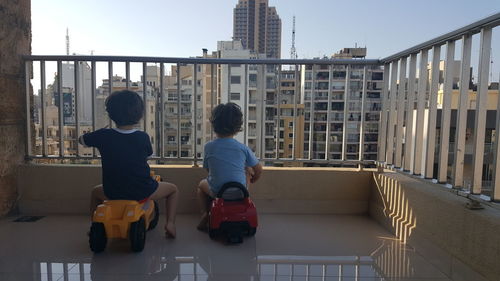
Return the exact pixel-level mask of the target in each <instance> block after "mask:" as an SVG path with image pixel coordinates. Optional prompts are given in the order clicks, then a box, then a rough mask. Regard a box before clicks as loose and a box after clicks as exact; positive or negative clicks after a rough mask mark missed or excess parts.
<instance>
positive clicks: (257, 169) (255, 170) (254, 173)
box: [246, 163, 262, 183]
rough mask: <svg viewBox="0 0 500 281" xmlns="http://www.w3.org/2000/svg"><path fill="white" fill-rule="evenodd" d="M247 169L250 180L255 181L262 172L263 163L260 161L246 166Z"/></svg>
mask: <svg viewBox="0 0 500 281" xmlns="http://www.w3.org/2000/svg"><path fill="white" fill-rule="evenodd" d="M246 170H247V174H248V175H249V176H250V182H251V183H255V182H256V181H257V180H259V178H260V175H261V174H262V165H261V164H260V163H259V164H257V165H255V166H253V167H246Z"/></svg>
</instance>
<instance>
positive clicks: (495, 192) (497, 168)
mask: <svg viewBox="0 0 500 281" xmlns="http://www.w3.org/2000/svg"><path fill="white" fill-rule="evenodd" d="M498 78H499V80H498V81H499V82H500V75H499V77H498ZM497 97H500V87H499V88H498V96H497ZM499 110H500V98H497V116H496V117H497V120H496V121H497V122H496V127H495V130H496V132H500V131H499V130H500V114H498V112H500V111H499ZM499 143H500V142H499V140H498V137H497V138H496V139H495V146H494V148H493V149H494V150H493V167H492V170H493V178H492V179H491V184H492V190H491V200H492V201H494V202H499V201H500V165H498V163H499V162H500V153H498V152H499V149H500V145H499Z"/></svg>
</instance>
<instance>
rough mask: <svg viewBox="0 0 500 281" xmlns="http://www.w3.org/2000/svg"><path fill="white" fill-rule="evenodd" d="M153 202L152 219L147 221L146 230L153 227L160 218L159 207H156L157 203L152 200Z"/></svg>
mask: <svg viewBox="0 0 500 281" xmlns="http://www.w3.org/2000/svg"><path fill="white" fill-rule="evenodd" d="M154 204H155V209H154V211H153V219H152V220H151V222H150V223H149V227H148V230H151V229H154V228H155V227H156V225H157V224H158V220H159V219H160V209H159V208H158V203H156V201H154Z"/></svg>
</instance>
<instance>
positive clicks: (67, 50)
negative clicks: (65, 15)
mask: <svg viewBox="0 0 500 281" xmlns="http://www.w3.org/2000/svg"><path fill="white" fill-rule="evenodd" d="M66 55H67V56H69V30H68V28H67V27H66Z"/></svg>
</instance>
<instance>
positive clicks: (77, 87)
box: [71, 61, 83, 157]
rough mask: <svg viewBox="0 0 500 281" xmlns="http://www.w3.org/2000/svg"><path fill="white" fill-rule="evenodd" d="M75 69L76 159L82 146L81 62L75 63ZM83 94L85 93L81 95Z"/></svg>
mask: <svg viewBox="0 0 500 281" xmlns="http://www.w3.org/2000/svg"><path fill="white" fill-rule="evenodd" d="M74 64H75V65H74V68H75V71H74V75H75V84H74V87H75V125H76V134H75V137H74V140H71V142H73V141H74V144H75V146H76V157H80V144H79V143H78V137H79V136H80V122H79V121H80V118H78V115H79V110H78V106H79V104H80V103H79V102H78V99H79V95H80V62H79V61H75V62H74ZM81 94H83V93H81Z"/></svg>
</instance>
